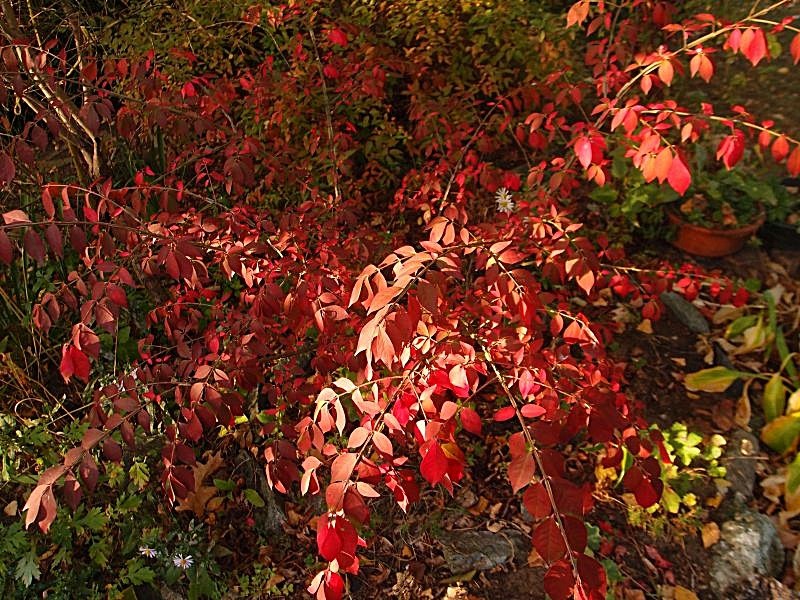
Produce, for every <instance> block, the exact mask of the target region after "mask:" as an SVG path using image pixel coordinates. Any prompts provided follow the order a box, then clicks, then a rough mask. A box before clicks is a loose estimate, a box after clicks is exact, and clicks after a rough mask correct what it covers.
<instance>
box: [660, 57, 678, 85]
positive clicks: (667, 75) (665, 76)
mask: <svg viewBox="0 0 800 600" xmlns="http://www.w3.org/2000/svg"><path fill="white" fill-rule="evenodd" d="M674 76H675V67H673V66H672V61H670V60H669V59H668V58H665V59H664V60H662V61H661V63H660V64H659V65H658V78H659V79H660V80H661V81H663V82H664V83H665V84H666V85H672V78H673V77H674Z"/></svg>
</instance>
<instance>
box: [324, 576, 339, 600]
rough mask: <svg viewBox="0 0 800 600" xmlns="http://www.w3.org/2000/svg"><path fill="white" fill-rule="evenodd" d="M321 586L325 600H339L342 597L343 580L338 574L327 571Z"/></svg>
mask: <svg viewBox="0 0 800 600" xmlns="http://www.w3.org/2000/svg"><path fill="white" fill-rule="evenodd" d="M322 586H323V587H322V589H323V594H324V597H325V600H341V598H342V596H343V595H344V579H342V576H341V575H339V573H334V572H333V571H327V572H326V573H325V581H324V582H323V584H322Z"/></svg>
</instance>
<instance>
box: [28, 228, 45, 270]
mask: <svg viewBox="0 0 800 600" xmlns="http://www.w3.org/2000/svg"><path fill="white" fill-rule="evenodd" d="M22 247H23V248H25V252H27V253H28V254H30V256H31V258H33V259H34V260H35V261H36V263H37V264H38V265H40V266H41V265H43V264H44V262H45V259H46V258H47V250H46V249H45V247H44V242H43V241H42V238H40V237H39V234H38V233H36V232H35V231H34V230H33V229H27V230H26V231H25V235H23V236H22Z"/></svg>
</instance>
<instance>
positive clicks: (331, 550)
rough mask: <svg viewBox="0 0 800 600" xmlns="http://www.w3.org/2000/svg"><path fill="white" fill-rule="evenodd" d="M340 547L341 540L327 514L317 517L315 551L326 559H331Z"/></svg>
mask: <svg viewBox="0 0 800 600" xmlns="http://www.w3.org/2000/svg"><path fill="white" fill-rule="evenodd" d="M341 549H342V540H341V539H339V534H338V533H337V532H336V528H335V527H334V526H332V525H331V523H330V521H329V519H328V515H327V514H325V515H322V516H321V517H319V519H317V551H318V552H319V555H320V556H321V557H322V558H324V559H325V560H327V561H332V560H333V559H335V558H336V557H337V556H338V555H339V551H340V550H341Z"/></svg>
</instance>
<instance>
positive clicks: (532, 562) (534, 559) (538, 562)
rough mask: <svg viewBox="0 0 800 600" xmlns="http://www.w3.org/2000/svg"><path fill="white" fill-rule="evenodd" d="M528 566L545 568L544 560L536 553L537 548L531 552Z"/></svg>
mask: <svg viewBox="0 0 800 600" xmlns="http://www.w3.org/2000/svg"><path fill="white" fill-rule="evenodd" d="M528 566H529V567H534V568H535V567H543V566H545V562H544V559H543V558H542V557H541V555H540V554H539V553H538V552H537V551H536V548H532V549H531V551H530V552H529V553H528Z"/></svg>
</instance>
